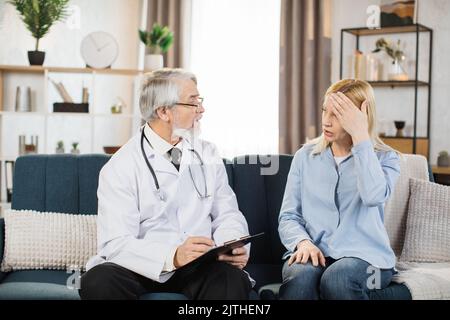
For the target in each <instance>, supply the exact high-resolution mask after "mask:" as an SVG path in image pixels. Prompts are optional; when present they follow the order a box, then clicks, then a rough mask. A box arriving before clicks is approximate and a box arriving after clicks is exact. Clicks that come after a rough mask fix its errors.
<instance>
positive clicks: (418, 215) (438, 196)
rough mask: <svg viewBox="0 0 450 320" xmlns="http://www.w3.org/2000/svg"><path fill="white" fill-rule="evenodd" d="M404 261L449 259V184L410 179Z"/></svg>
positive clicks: (445, 260) (441, 260) (402, 257)
mask: <svg viewBox="0 0 450 320" xmlns="http://www.w3.org/2000/svg"><path fill="white" fill-rule="evenodd" d="M409 183H410V190H411V194H410V198H409V207H408V219H407V223H406V237H405V244H404V246H403V251H402V254H401V256H400V260H401V261H416V262H447V261H450V187H448V186H443V185H439V184H437V183H432V182H428V181H425V180H418V179H410V182H409Z"/></svg>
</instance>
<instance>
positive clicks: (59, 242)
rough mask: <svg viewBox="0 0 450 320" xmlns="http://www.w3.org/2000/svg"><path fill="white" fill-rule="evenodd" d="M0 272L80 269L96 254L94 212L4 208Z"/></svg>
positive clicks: (95, 217)
mask: <svg viewBox="0 0 450 320" xmlns="http://www.w3.org/2000/svg"><path fill="white" fill-rule="evenodd" d="M4 218H5V249H4V256H3V261H2V264H1V271H5V272H7V271H12V270H24V269H59V270H69V269H70V270H76V269H79V270H84V268H85V265H86V262H87V260H88V259H89V258H90V257H91V256H93V255H95V254H96V253H97V227H96V219H97V216H96V215H81V214H66V213H54V212H37V211H33V210H20V211H17V210H7V211H6V212H5V216H4Z"/></svg>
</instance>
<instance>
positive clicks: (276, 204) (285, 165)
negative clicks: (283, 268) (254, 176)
mask: <svg viewBox="0 0 450 320" xmlns="http://www.w3.org/2000/svg"><path fill="white" fill-rule="evenodd" d="M292 159H293V157H292V156H290V155H280V156H272V160H273V161H272V165H273V166H277V167H278V169H277V170H276V174H270V175H264V185H265V188H266V192H265V193H266V203H267V215H268V219H269V225H270V226H271V228H270V229H269V233H268V235H267V236H268V237H269V239H270V240H269V241H270V243H271V251H272V252H271V255H272V262H274V263H280V264H281V263H282V261H281V258H282V256H283V254H284V253H285V252H286V248H285V247H284V245H283V244H282V243H281V240H280V234H279V233H278V216H279V215H280V209H281V204H282V202H283V197H284V190H285V188H286V182H287V177H288V174H289V170H290V168H291V162H292Z"/></svg>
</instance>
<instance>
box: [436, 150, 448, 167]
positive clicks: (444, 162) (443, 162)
mask: <svg viewBox="0 0 450 320" xmlns="http://www.w3.org/2000/svg"><path fill="white" fill-rule="evenodd" d="M437 165H438V167H450V158H449V156H448V152H447V151H441V152H439V156H438V159H437Z"/></svg>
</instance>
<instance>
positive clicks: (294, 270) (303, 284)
mask: <svg viewBox="0 0 450 320" xmlns="http://www.w3.org/2000/svg"><path fill="white" fill-rule="evenodd" d="M323 270H324V268H323V267H321V266H317V267H315V266H313V265H312V264H311V263H310V262H308V263H307V264H292V265H290V266H289V265H287V263H286V264H285V265H284V267H283V284H282V286H281V287H280V292H279V296H280V299H282V300H315V299H318V298H319V292H318V289H319V281H320V277H321V275H322V273H323Z"/></svg>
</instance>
